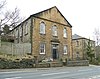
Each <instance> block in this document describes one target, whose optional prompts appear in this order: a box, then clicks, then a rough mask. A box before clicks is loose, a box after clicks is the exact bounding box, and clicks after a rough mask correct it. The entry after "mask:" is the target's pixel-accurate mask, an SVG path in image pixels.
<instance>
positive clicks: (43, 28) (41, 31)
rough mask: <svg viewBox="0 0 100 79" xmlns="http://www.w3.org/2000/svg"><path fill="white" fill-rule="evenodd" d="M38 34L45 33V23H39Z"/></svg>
mask: <svg viewBox="0 0 100 79" xmlns="http://www.w3.org/2000/svg"><path fill="white" fill-rule="evenodd" d="M40 34H45V23H44V22H41V23H40Z"/></svg>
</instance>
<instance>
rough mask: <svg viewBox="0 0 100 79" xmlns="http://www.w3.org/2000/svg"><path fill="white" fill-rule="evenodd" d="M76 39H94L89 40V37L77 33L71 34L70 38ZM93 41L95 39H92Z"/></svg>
mask: <svg viewBox="0 0 100 79" xmlns="http://www.w3.org/2000/svg"><path fill="white" fill-rule="evenodd" d="M77 39H87V40H90V41H94V40H91V39H88V38H85V37H82V36H79V35H77V34H74V35H72V40H77ZM94 42H95V41H94Z"/></svg>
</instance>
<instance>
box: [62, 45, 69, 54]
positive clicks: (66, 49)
mask: <svg viewBox="0 0 100 79" xmlns="http://www.w3.org/2000/svg"><path fill="white" fill-rule="evenodd" d="M65 47H66V48H65ZM65 51H66V52H65ZM63 52H64V55H67V54H68V46H67V45H64V46H63Z"/></svg>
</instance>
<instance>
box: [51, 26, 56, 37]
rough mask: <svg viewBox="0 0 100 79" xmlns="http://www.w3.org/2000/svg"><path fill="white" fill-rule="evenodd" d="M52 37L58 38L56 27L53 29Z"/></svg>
mask: <svg viewBox="0 0 100 79" xmlns="http://www.w3.org/2000/svg"><path fill="white" fill-rule="evenodd" d="M52 35H53V36H57V27H56V26H53V27H52Z"/></svg>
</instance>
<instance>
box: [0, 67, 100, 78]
mask: <svg viewBox="0 0 100 79" xmlns="http://www.w3.org/2000/svg"><path fill="white" fill-rule="evenodd" d="M0 79H100V66H85V67H57V68H32V69H14V70H3V71H0Z"/></svg>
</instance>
